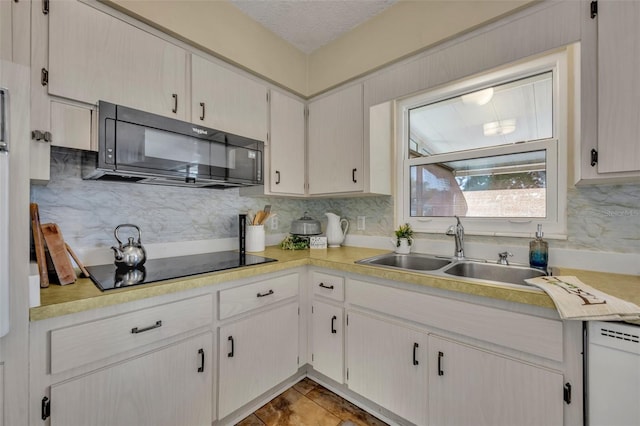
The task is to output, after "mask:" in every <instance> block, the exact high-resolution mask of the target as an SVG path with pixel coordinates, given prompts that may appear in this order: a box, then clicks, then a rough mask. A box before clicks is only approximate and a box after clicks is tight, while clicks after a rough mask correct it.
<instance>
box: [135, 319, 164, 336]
mask: <svg viewBox="0 0 640 426" xmlns="http://www.w3.org/2000/svg"><path fill="white" fill-rule="evenodd" d="M159 327H162V321H160V320H158V321H156V323H155V324H153V325H150V326H149V327H144V328H138V327H133V328H132V329H131V333H133V334H138V333H144V332H145V331H149V330H153V329H154V328H159Z"/></svg>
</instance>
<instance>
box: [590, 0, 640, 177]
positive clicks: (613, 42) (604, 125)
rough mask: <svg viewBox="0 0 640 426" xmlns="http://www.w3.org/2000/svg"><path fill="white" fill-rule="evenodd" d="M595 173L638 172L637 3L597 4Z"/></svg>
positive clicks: (639, 31) (639, 49)
mask: <svg viewBox="0 0 640 426" xmlns="http://www.w3.org/2000/svg"><path fill="white" fill-rule="evenodd" d="M596 21H597V25H598V172H599V173H608V172H625V171H638V170H640V143H638V134H640V109H639V108H638V104H640V80H639V79H638V75H639V74H640V43H638V39H640V27H638V22H640V2H637V1H606V2H605V1H601V2H598V16H597V18H596Z"/></svg>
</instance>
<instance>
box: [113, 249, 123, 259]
mask: <svg viewBox="0 0 640 426" xmlns="http://www.w3.org/2000/svg"><path fill="white" fill-rule="evenodd" d="M111 250H113V253H114V255H115V258H116V261H121V260H122V259H124V253H123V252H122V250H120V249H119V248H118V247H115V246H111Z"/></svg>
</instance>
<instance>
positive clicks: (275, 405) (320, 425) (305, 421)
mask: <svg viewBox="0 0 640 426" xmlns="http://www.w3.org/2000/svg"><path fill="white" fill-rule="evenodd" d="M255 415H256V416H257V417H258V418H259V419H260V420H261V421H262V422H263V423H264V424H265V425H266V426H337V425H338V424H339V423H340V419H339V418H337V417H336V416H334V415H333V414H331V413H330V412H329V411H327V410H325V409H324V408H322V407H320V406H319V405H317V404H315V403H313V402H312V401H311V400H310V399H308V398H305V397H304V396H303V395H302V394H301V393H300V392H298V391H296V390H294V389H289V390H287V391H285V392H283V393H282V394H281V395H279V396H277V397H276V398H274V399H273V400H272V401H270V402H269V403H267V404H266V405H264V406H263V407H261V408H260V409H259V410H258V411H256V412H255Z"/></svg>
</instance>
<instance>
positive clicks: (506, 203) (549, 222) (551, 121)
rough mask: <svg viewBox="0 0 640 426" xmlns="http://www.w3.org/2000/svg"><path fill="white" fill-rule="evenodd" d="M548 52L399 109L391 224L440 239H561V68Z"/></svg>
mask: <svg viewBox="0 0 640 426" xmlns="http://www.w3.org/2000/svg"><path fill="white" fill-rule="evenodd" d="M565 56H566V53H565V52H562V53H555V54H553V55H548V56H545V57H543V58H539V59H536V60H532V61H527V62H525V63H521V64H517V65H513V66H510V67H507V68H503V69H501V70H499V71H494V72H490V73H487V74H484V75H482V76H477V77H472V78H469V79H467V80H465V81H462V82H458V83H454V84H451V85H448V86H445V87H441V88H438V89H435V90H432V91H429V92H426V93H423V94H420V95H417V96H412V97H411V98H407V99H403V100H400V101H398V108H397V111H398V115H399V116H398V122H399V123H402V125H400V126H398V129H399V133H398V138H397V140H398V142H399V143H398V158H400V161H399V163H398V179H397V182H398V197H397V199H396V210H397V217H398V218H399V219H400V220H399V221H401V222H408V223H410V224H411V225H412V226H413V227H414V229H415V230H416V231H418V232H437V233H443V232H444V231H445V229H446V228H447V226H449V225H450V224H452V223H453V222H452V220H453V216H459V217H461V218H462V221H463V224H464V226H465V231H466V232H467V233H470V234H479V235H504V236H527V237H529V236H530V235H532V234H533V233H534V232H535V230H536V226H537V224H538V223H541V224H543V228H544V229H545V233H546V234H547V235H550V236H552V237H553V236H556V237H560V236H562V235H564V234H566V230H565V228H566V220H565V204H566V201H565V200H566V167H565V165H566V164H567V154H566V152H567V148H566V146H567V136H566V134H567V116H568V115H567V93H568V90H567V89H568V87H567V85H568V83H567V75H566V74H567V67H566V58H565Z"/></svg>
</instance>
